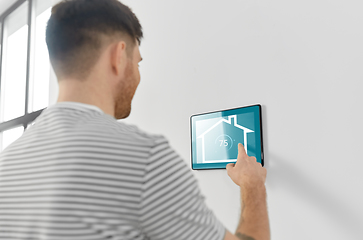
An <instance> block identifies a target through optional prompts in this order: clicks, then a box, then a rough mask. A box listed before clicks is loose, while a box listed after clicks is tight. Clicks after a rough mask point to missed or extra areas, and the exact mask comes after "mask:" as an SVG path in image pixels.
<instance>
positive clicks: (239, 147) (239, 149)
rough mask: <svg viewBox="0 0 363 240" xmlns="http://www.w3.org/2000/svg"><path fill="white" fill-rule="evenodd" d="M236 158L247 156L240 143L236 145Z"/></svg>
mask: <svg viewBox="0 0 363 240" xmlns="http://www.w3.org/2000/svg"><path fill="white" fill-rule="evenodd" d="M238 156H241V157H244V156H247V153H246V150H245V147H244V146H243V144H242V143H238Z"/></svg>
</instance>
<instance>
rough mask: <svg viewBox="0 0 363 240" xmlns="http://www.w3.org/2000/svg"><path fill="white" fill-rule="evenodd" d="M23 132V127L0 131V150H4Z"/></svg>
mask: <svg viewBox="0 0 363 240" xmlns="http://www.w3.org/2000/svg"><path fill="white" fill-rule="evenodd" d="M23 132H24V127H23V126H20V127H16V128H13V129H10V130H6V131H4V132H3V133H2V146H1V151H2V150H4V149H5V148H6V147H7V146H9V145H10V144H11V143H13V142H14V141H15V140H16V139H18V138H19V137H20V136H21V135H22V134H23Z"/></svg>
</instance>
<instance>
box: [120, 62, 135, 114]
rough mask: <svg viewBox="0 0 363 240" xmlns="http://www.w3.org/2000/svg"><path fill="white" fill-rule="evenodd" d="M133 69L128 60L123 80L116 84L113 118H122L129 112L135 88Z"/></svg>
mask: <svg viewBox="0 0 363 240" xmlns="http://www.w3.org/2000/svg"><path fill="white" fill-rule="evenodd" d="M132 78H133V71H132V65H131V63H130V62H128V63H127V66H126V70H125V80H124V81H120V82H119V84H118V86H117V92H118V93H119V94H118V95H117V96H116V99H115V118H116V119H124V118H127V117H128V116H129V115H130V113H131V102H132V98H133V97H134V93H135V90H136V89H134V86H133V83H131V81H132V80H133V79H132Z"/></svg>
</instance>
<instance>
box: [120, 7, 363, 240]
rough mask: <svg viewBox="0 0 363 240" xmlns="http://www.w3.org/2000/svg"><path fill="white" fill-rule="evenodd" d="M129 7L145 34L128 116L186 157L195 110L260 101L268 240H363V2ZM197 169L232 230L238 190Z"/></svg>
mask: <svg viewBox="0 0 363 240" xmlns="http://www.w3.org/2000/svg"><path fill="white" fill-rule="evenodd" d="M123 2H124V3H126V4H127V5H129V6H130V7H131V8H132V9H133V10H134V12H135V13H136V15H137V16H138V17H139V19H140V21H141V23H142V25H143V27H144V32H145V39H144V41H143V42H142V44H141V54H142V57H143V58H144V60H143V62H142V64H141V67H140V70H141V74H142V77H141V84H140V86H139V89H138V91H137V93H136V95H135V98H134V102H133V110H132V114H131V116H130V118H129V119H128V120H127V122H132V123H134V124H136V125H138V126H139V127H140V128H142V129H144V130H147V131H150V132H155V133H162V134H164V135H166V136H167V137H168V139H169V140H170V142H171V144H172V146H173V147H174V148H175V149H176V151H177V152H178V153H179V154H180V155H181V156H182V157H183V158H184V159H185V161H186V162H188V163H189V162H190V135H189V117H190V115H192V114H195V113H201V112H206V111H212V110H219V109H225V108H232V107H239V106H245V105H249V104H255V103H261V104H262V105H263V108H264V109H263V110H264V111H263V121H264V140H265V141H264V144H265V158H266V168H267V171H268V177H267V182H266V186H267V192H268V207H269V214H270V221H271V234H272V239H276V240H284V239H286V240H291V239H294V240H300V239H301V240H302V239H304V240H305V239H330V240H335V239H336V240H338V239H339V240H340V239H362V236H363V233H362V229H361V227H362V226H363V206H362V203H363V193H362V190H363V188H362V186H361V183H362V182H363V174H362V167H363V158H362V155H361V151H360V150H361V149H362V145H363V140H362V138H361V136H362V135H363V127H362V123H363V111H362V103H363V94H362V90H363V84H362V82H363V71H362V69H363V68H362V67H363V44H362V43H363V14H362V9H363V2H362V1H358V0H354V1H350V0H344V1H343V0H307V1H287V0H286V1H283V0H277V1H267V0H259V1H249V0H245V1H239V0H224V1H216V0H213V1H211V0H209V1H206V0H204V1H202V0H183V1H170V0H169V1H167V0H154V1H148V0H127V1H123ZM194 173H195V175H196V177H197V178H198V180H199V183H200V186H201V188H202V191H203V193H204V194H205V196H206V200H207V203H208V204H209V206H210V207H211V208H212V209H213V210H214V212H215V213H216V215H217V216H218V217H219V218H220V219H221V221H222V222H223V223H224V224H225V225H226V227H227V228H228V229H229V230H230V231H235V229H236V226H237V223H238V220H239V212H240V205H239V201H240V200H239V189H238V187H236V186H235V185H234V183H233V182H232V181H231V180H230V179H229V177H228V176H227V174H226V171H225V170H213V171H196V172H194Z"/></svg>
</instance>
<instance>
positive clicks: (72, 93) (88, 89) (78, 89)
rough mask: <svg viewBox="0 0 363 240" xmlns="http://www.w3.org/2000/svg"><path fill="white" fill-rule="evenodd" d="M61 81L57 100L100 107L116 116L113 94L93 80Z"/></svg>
mask: <svg viewBox="0 0 363 240" xmlns="http://www.w3.org/2000/svg"><path fill="white" fill-rule="evenodd" d="M58 83H59V95H58V100H57V102H80V103H85V104H90V105H94V106H97V107H99V108H100V109H101V110H102V111H103V112H104V113H106V114H108V115H111V116H113V117H114V113H115V112H114V111H115V106H114V102H113V99H112V94H111V93H109V92H107V91H106V89H103V88H102V86H96V85H95V84H93V83H91V82H85V81H80V80H76V79H62V80H61V81H59V82H58Z"/></svg>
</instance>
